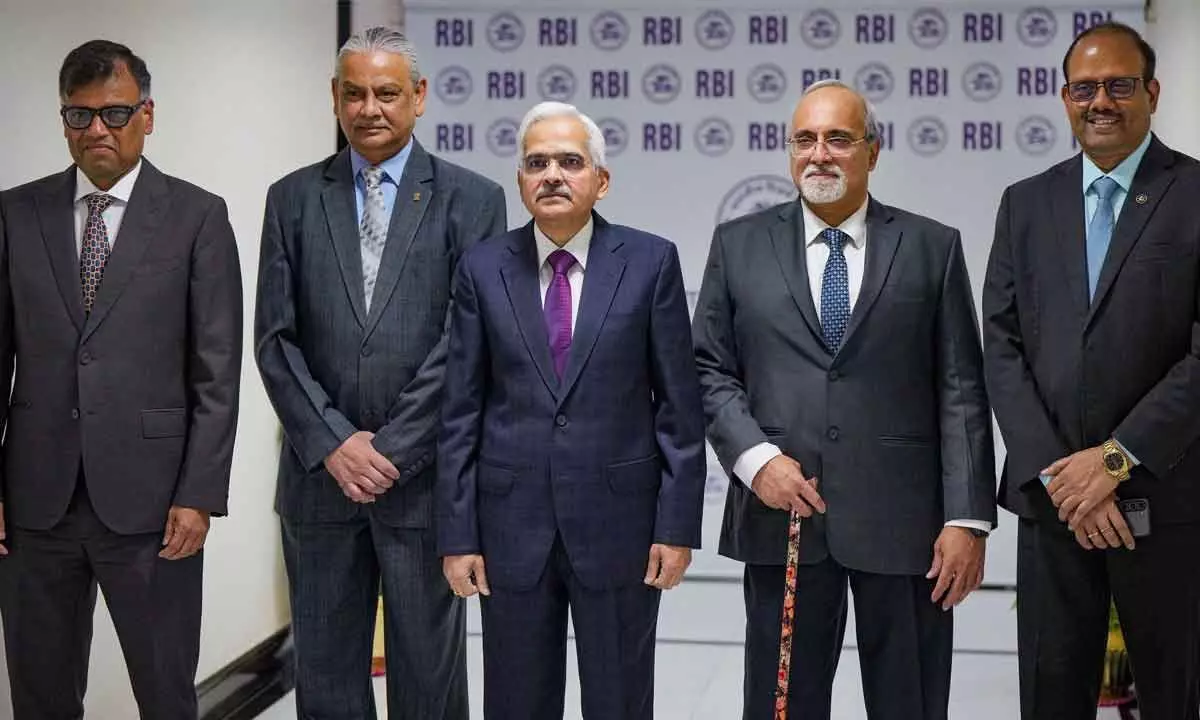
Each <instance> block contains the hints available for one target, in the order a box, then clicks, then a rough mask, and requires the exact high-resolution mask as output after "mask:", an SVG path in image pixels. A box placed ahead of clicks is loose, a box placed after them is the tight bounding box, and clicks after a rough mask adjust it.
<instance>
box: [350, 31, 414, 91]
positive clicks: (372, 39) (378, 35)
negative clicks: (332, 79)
mask: <svg viewBox="0 0 1200 720" xmlns="http://www.w3.org/2000/svg"><path fill="white" fill-rule="evenodd" d="M371 52H386V53H394V54H396V55H400V56H402V57H404V59H405V60H407V61H408V71H409V74H410V75H411V77H412V82H413V85H416V84H417V83H418V82H420V81H421V68H420V66H418V65H417V49H416V48H415V47H413V44H412V43H411V42H409V41H408V38H406V37H404V33H402V32H400V31H399V30H396V29H395V28H390V27H386V26H384V25H376V26H374V27H369V28H367V29H366V30H363V31H362V32H357V33H355V34H353V35H351V36H350V38H349V39H348V40H346V42H345V44H344V45H342V47H341V49H339V50H338V54H337V63H336V65H335V66H334V75H335V76H338V77H340V76H341V71H342V59H343V58H344V57H346V56H347V55H349V54H351V53H371Z"/></svg>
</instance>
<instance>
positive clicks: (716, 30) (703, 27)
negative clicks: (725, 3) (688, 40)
mask: <svg viewBox="0 0 1200 720" xmlns="http://www.w3.org/2000/svg"><path fill="white" fill-rule="evenodd" d="M696 42H698V43H700V46H701V47H705V48H708V49H709V50H720V49H721V48H723V47H725V46H726V45H728V44H729V43H731V42H733V20H730V19H729V16H728V15H726V14H725V12H724V11H722V10H709V11H707V12H705V13H704V14H703V15H701V16H700V17H698V18H696Z"/></svg>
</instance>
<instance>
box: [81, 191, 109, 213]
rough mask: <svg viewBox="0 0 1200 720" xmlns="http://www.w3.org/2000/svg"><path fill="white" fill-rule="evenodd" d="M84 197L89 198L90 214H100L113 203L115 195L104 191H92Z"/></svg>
mask: <svg viewBox="0 0 1200 720" xmlns="http://www.w3.org/2000/svg"><path fill="white" fill-rule="evenodd" d="M84 199H85V200H87V206H88V214H89V215H99V214H100V213H102V212H104V211H105V210H107V209H108V207H109V206H110V205H112V204H113V196H112V195H105V194H104V193H92V194H91V195H88V196H87V197H86V198H84Z"/></svg>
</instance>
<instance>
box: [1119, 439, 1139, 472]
mask: <svg viewBox="0 0 1200 720" xmlns="http://www.w3.org/2000/svg"><path fill="white" fill-rule="evenodd" d="M1113 442H1115V443H1116V444H1117V447H1119V448H1121V452H1123V453H1125V457H1127V458H1129V464H1130V465H1131V466H1133V467H1137V466H1138V465H1141V464H1142V463H1141V461H1140V460H1138V459H1137V456H1136V455H1134V454H1133V453H1131V452H1129V448H1127V447H1125V443H1123V442H1121V441H1120V440H1118V439H1116V438H1113Z"/></svg>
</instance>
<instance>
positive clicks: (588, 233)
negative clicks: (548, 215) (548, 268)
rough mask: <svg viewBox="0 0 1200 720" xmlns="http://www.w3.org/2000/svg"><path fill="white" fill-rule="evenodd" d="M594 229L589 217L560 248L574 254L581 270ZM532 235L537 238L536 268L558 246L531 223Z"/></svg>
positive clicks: (544, 262)
mask: <svg viewBox="0 0 1200 720" xmlns="http://www.w3.org/2000/svg"><path fill="white" fill-rule="evenodd" d="M594 229H595V226H594V224H593V223H592V219H591V218H590V217H589V218H588V221H587V224H586V225H584V226H583V227H582V228H580V230H579V232H577V233H575V236H574V237H572V238H571V239H570V240H568V241H567V242H566V243H565V244H563V246H562V249H563V250H566V251H567V252H569V253H571V254H572V255H574V256H575V261H576V262H577V263H579V268H580V269H581V270H586V269H587V255H588V248H589V247H591V245H592V233H593V231H594ZM533 237H534V239H535V240H537V254H538V268H541V267H542V266H543V265H545V264H546V259H547V258H549V257H550V253H552V252H554V251H555V250H558V249H559V247H558V246H557V245H555V244H554V241H553V240H551V239H550V238H549V237H548V236H547V235H546V233H544V232H542V229H541V228H539V227H538V226H537V223H536V222H535V223H534V224H533Z"/></svg>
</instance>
